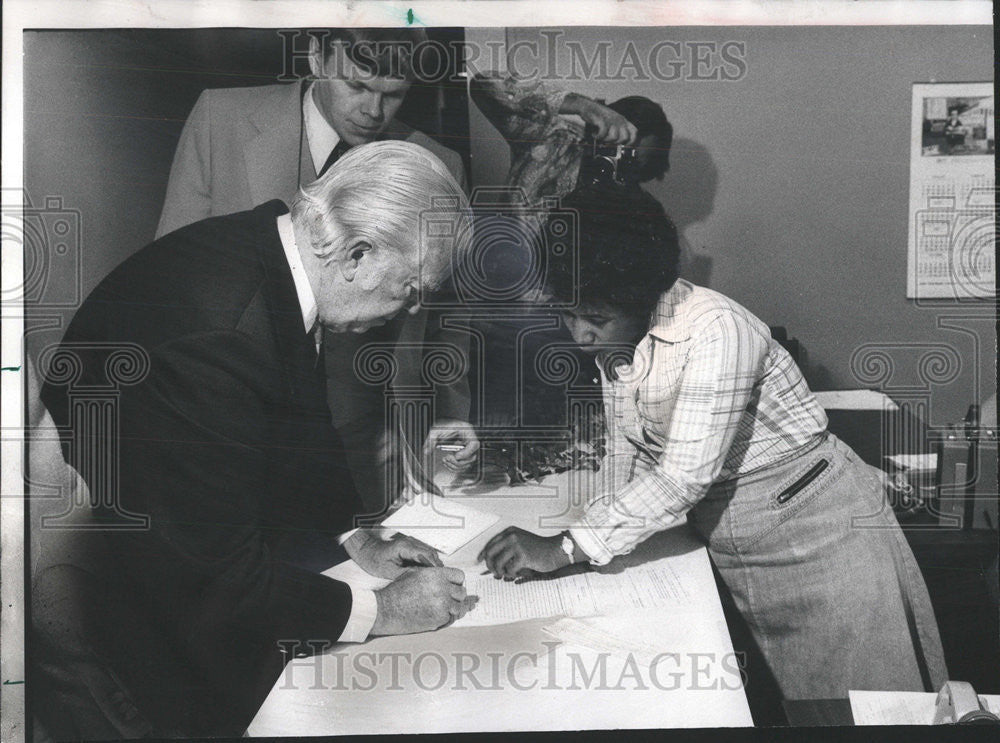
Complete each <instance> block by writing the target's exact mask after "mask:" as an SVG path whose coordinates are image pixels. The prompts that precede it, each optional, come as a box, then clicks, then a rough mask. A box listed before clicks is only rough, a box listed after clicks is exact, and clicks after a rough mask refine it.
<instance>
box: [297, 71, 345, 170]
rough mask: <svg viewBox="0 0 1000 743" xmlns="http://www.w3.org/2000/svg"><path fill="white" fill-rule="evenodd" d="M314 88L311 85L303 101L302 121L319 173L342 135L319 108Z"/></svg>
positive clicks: (315, 166) (314, 164)
mask: <svg viewBox="0 0 1000 743" xmlns="http://www.w3.org/2000/svg"><path fill="white" fill-rule="evenodd" d="M313 90H314V88H313V86H312V85H310V86H309V89H308V90H306V94H305V98H304V99H303V101H302V121H304V122H305V127H306V141H308V143H309V156H310V157H312V161H313V167H314V168H315V169H316V174H317V175H319V171H321V170H322V169H323V166H324V165H325V164H326V159H327V158H328V157H330V153H331V152H333V148H334V147H336V146H337V145H338V144H340V135H339V134H337V131H336V130H335V129H334V128H333V127H332V126H330V123H329V122H328V121H327V120H326V118H324V116H323V114H322V112H321V111H320V110H319V107H318V106H317V105H316V101H315V100H313Z"/></svg>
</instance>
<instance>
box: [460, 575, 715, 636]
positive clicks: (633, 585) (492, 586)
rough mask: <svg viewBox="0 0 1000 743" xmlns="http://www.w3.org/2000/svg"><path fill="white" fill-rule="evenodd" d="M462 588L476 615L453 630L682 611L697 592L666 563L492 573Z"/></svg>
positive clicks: (470, 578)
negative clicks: (513, 575) (549, 573)
mask: <svg viewBox="0 0 1000 743" xmlns="http://www.w3.org/2000/svg"><path fill="white" fill-rule="evenodd" d="M465 585H466V590H467V591H468V592H469V594H470V595H477V596H479V603H478V604H477V605H476V609H475V611H470V612H469V613H468V614H466V615H465V616H464V617H462V618H461V619H460V620H458V621H457V622H455V625H454V626H456V627H475V626H482V625H490V624H507V623H509V622H520V621H523V620H526V619H540V618H544V617H555V616H567V617H590V616H597V615H608V614H615V613H616V612H621V611H625V610H631V609H653V608H656V609H661V608H667V607H677V608H682V607H684V606H685V605H688V604H690V603H692V602H693V601H694V598H695V596H697V595H698V592H697V591H696V590H695V589H694V587H693V586H691V585H690V584H689V581H687V580H685V578H684V576H683V575H682V574H680V573H678V572H677V571H676V570H674V568H673V567H672V566H671V565H670V564H669V562H668V561H666V560H657V561H655V562H650V563H646V564H644V565H638V566H636V567H631V568H629V569H628V570H625V571H624V572H622V573H615V574H602V573H595V572H574V573H572V574H570V575H565V576H561V577H551V578H540V579H535V580H526V581H520V582H510V581H503V580H498V579H496V578H494V577H493V575H492V574H487V575H467V576H466V584H465Z"/></svg>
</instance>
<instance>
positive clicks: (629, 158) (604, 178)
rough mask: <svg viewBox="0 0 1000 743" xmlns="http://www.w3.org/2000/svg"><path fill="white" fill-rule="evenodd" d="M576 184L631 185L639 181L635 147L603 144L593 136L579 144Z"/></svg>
mask: <svg viewBox="0 0 1000 743" xmlns="http://www.w3.org/2000/svg"><path fill="white" fill-rule="evenodd" d="M580 147H581V149H582V150H583V157H582V159H581V160H580V176H579V178H578V179H577V185H578V186H633V185H638V183H639V175H640V174H639V170H640V166H639V157H638V154H637V153H636V149H635V147H628V146H626V145H623V144H603V143H601V142H598V141H597V140H596V139H595V138H593V137H590V138H588V139H585V140H584V141H583V142H582V143H581V145H580Z"/></svg>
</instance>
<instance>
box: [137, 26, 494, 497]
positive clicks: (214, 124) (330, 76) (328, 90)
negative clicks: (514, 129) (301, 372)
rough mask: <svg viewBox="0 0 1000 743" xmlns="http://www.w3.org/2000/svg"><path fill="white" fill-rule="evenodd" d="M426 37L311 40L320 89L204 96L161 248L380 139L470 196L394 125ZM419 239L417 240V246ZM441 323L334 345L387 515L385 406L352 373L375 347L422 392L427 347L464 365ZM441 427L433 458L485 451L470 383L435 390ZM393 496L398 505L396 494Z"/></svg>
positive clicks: (334, 366)
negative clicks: (421, 157) (453, 449)
mask: <svg viewBox="0 0 1000 743" xmlns="http://www.w3.org/2000/svg"><path fill="white" fill-rule="evenodd" d="M425 41H426V34H424V32H423V31H422V30H419V29H334V30H332V31H327V32H321V33H319V34H317V35H314V36H312V37H311V38H310V46H309V67H310V71H311V73H312V77H313V80H312V81H311V82H310V81H304V82H302V83H295V84H285V85H267V86H262V87H255V88H231V89H219V90H206V91H205V92H204V93H202V95H201V97H200V98H199V99H198V102H197V103H196V104H195V107H194V109H193V110H192V112H191V115H190V116H189V117H188V121H187V123H186V124H185V126H184V131H183V132H182V134H181V139H180V142H179V143H178V146H177V152H176V154H175V156H174V162H173V166H172V167H171V171H170V181H169V183H168V186H167V197H166V201H165V203H164V207H163V213H162V215H161V217H160V224H159V228H158V229H157V237H160V236H162V235H164V234H166V233H168V232H171V231H173V230H175V229H177V228H178V227H181V226H183V225H186V224H190V223H192V222H195V221H197V220H200V219H204V218H205V217H209V216H215V215H223V214H230V213H232V212H237V211H243V210H246V209H250V208H252V207H254V206H256V205H258V204H261V203H264V202H266V201H268V200H270V199H282V200H285V201H288V200H289V199H291V197H292V196H293V195H294V194H295V192H296V191H297V190H298V188H300V187H301V186H303V185H305V184H307V183H310V182H311V181H313V180H314V179H315V178H316V177H317V176H319V175H321V174H322V173H323V172H324V171H325V169H326V168H329V167H330V166H331V165H332V164H333V163H334V162H336V160H337V159H338V158H339V156H340V155H342V154H343V152H345V151H346V150H347V149H348V148H350V147H354V146H357V145H360V144H365V143H367V142H371V141H375V140H379V139H399V140H404V141H407V142H412V143H414V144H418V145H420V146H421V147H424V148H426V149H428V150H430V151H431V152H432V153H433V154H434V155H436V156H437V157H438V158H439V159H440V160H441V161H442V162H443V163H444V164H445V165H446V166H447V168H448V170H449V171H450V172H451V173H452V175H453V176H454V177H455V179H456V181H457V182H458V183H459V184H460V185H461V186H462V187H463V189H464V188H465V187H466V177H465V169H464V166H463V163H462V160H461V157H460V156H459V155H458V154H457V153H456V152H454V151H452V150H450V149H448V148H446V147H443V146H442V145H440V144H438V143H437V142H435V141H434V140H433V139H431V138H430V137H428V136H427V135H425V134H423V133H421V132H418V131H416V130H414V129H413V128H412V127H409V126H407V125H406V124H404V123H403V122H401V121H399V120H397V119H396V118H395V114H396V112H397V111H398V109H399V107H400V105H401V104H402V103H403V100H404V98H405V96H406V94H407V92H408V90H409V88H410V86H411V85H412V83H413V81H414V79H415V77H416V75H417V73H418V71H419V70H418V65H417V63H416V61H415V60H414V58H413V57H414V54H415V53H416V54H419V51H420V48H421V44H422V43H423V42H425ZM416 237H417V236H416V235H415V236H414V239H416ZM441 319H442V318H441V317H440V315H437V314H435V313H429V312H427V311H423V310H422V311H420V312H418V313H417V314H415V315H412V316H410V315H407V316H404V317H401V318H398V319H397V320H396V321H394V322H391V323H389V324H388V325H387V326H386V327H385V328H379V329H376V330H375V331H373V332H370V333H367V334H365V335H364V336H358V337H354V336H351V337H350V338H348V339H341V340H340V341H338V343H336V344H334V343H328V344H326V347H327V348H329V349H335V350H331V351H329V352H328V353H327V358H326V366H327V389H328V399H329V401H330V407H331V412H332V413H333V423H334V425H335V426H336V427H337V429H338V431H339V433H340V435H341V437H342V438H343V439H344V441H345V445H346V447H347V452H348V459H349V462H350V466H351V470H352V472H353V473H354V477H355V480H356V481H357V483H358V486H359V490H360V491H361V496H362V498H363V500H364V501H365V504H366V505H367V506H368V507H369V508H370V509H372V510H375V511H377V510H380V508H381V507H382V506H383V505H384V504H385V499H386V496H387V494H386V493H385V482H384V478H383V475H384V472H385V458H386V456H387V448H386V441H385V438H384V436H385V432H384V431H382V430H381V426H380V425H379V423H380V422H381V421H382V420H383V418H384V399H383V395H382V392H381V390H380V389H378V388H376V387H373V386H370V385H367V384H365V383H364V382H363V381H362V380H359V379H358V378H357V375H356V373H355V371H354V358H355V356H356V354H357V353H358V351H359V350H360V349H361V348H362V347H363V346H364V345H365V344H367V343H372V342H375V343H389V344H395V357H396V361H397V364H398V368H399V372H398V374H397V377H396V379H395V380H393V383H394V384H395V385H396V386H397V387H414V386H419V385H420V384H421V382H422V380H421V364H422V362H423V356H422V354H421V346H422V345H424V344H425V343H430V344H435V345H438V344H447V345H448V346H450V347H451V348H453V349H455V350H456V351H457V352H459V353H461V354H463V355H464V354H467V348H468V338H467V336H466V335H465V334H464V333H461V332H459V331H455V330H446V329H442V328H441ZM436 393H437V395H436V398H435V405H436V408H435V424H434V426H433V427H432V429H431V432H430V434H429V435H428V437H427V446H428V448H429V447H430V446H433V444H434V443H435V442H438V441H442V440H448V439H452V440H456V441H459V442H461V443H462V444H464V445H465V448H464V449H462V450H461V451H459V452H457V453H454V454H451V453H449V454H446V455H445V459H446V464H449V465H452V466H453V467H454V466H461V465H466V464H469V463H471V462H472V461H473V459H474V457H475V452H476V450H477V449H478V446H479V443H478V441H477V439H476V435H475V433H474V431H473V429H472V427H471V426H470V425H469V423H468V415H469V389H468V382H467V380H466V379H465V377H464V376H463V377H462V378H461V379H460V380H459V381H458V382H456V383H453V384H450V385H438V386H437V388H436ZM390 495H391V494H390Z"/></svg>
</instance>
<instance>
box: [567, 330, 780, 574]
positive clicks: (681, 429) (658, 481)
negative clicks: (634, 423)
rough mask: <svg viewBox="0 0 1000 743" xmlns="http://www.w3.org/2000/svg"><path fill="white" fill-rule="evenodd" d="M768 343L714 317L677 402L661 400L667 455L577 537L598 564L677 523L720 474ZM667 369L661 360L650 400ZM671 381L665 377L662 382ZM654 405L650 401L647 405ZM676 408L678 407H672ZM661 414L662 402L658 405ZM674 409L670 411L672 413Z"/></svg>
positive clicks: (597, 512)
mask: <svg viewBox="0 0 1000 743" xmlns="http://www.w3.org/2000/svg"><path fill="white" fill-rule="evenodd" d="M768 347H769V343H768V340H767V339H766V338H764V337H763V336H761V335H760V333H759V332H758V331H757V330H755V329H754V328H753V327H751V326H750V325H749V324H747V323H745V322H742V321H741V320H740V318H738V317H736V316H734V315H732V314H731V313H726V314H723V315H720V316H719V317H717V318H715V319H713V320H712V321H711V322H710V323H709V324H708V326H707V327H705V328H704V330H703V331H701V332H700V333H699V336H698V340H696V341H695V344H694V345H693V346H692V347H691V349H690V350H689V352H688V356H687V359H686V362H685V363H684V367H683V370H682V372H681V374H682V377H681V381H680V385H679V387H678V391H677V394H676V396H675V398H674V399H673V400H671V401H667V400H661V401H659V402H660V403H661V405H662V408H661V414H660V415H658V416H657V418H658V420H659V421H666V423H665V428H664V429H663V430H664V431H665V442H664V447H663V454H662V455H661V456H660V457H659V460H658V461H657V462H656V464H655V465H648V466H645V467H643V468H642V470H641V471H640V472H638V473H637V474H636V475H635V476H634V477H633V478H632V480H631V481H630V482H628V483H627V484H626V485H625V486H624V487H621V488H618V489H616V490H614V491H606V492H605V495H604V497H603V498H600V499H598V500H595V501H594V502H592V503H591V504H590V505H589V506H588V508H587V511H586V513H585V514H584V517H583V520H582V524H581V525H580V526H579V527H576V528H574V529H573V530H572V531H573V538H574V539H575V540H576V542H577V544H578V545H579V546H580V547H581V549H583V551H584V552H586V553H587V554H588V555H589V556H590V558H591V560H592V561H593V562H594V563H595V564H604V563H606V562H608V561H609V560H610V559H611V558H612V557H613V556H615V555H620V554H625V553H627V552H630V551H631V550H632V549H633V548H634V547H635V546H636V545H638V544H639V543H640V542H642V541H644V540H645V539H646V538H648V537H649V536H651V535H652V534H654V533H655V532H657V531H661V530H663V529H666V528H668V527H669V526H672V525H673V524H675V523H677V522H678V521H679V520H680V519H681V518H682V517H683V516H684V514H686V513H687V511H688V510H689V509H690V508H691V507H692V506H694V505H695V504H696V503H697V502H698V501H699V500H700V499H701V498H702V497H703V496H704V495H705V493H706V491H707V490H708V488H709V487H710V486H711V485H712V483H713V482H714V481H715V479H716V478H717V477H718V476H719V473H720V471H721V470H722V466H723V464H724V462H725V459H726V455H727V453H728V452H729V449H730V447H731V446H732V444H733V440H734V438H735V435H736V430H737V427H738V425H739V422H740V419H741V418H742V417H743V416H744V414H745V413H746V411H747V408H748V407H749V406H750V404H751V397H752V394H753V390H754V387H755V385H756V383H757V380H758V379H759V377H760V374H761V371H762V369H763V367H764V363H765V360H766V358H767V354H768ZM664 373H665V369H664V368H663V365H662V364H659V363H658V362H657V360H656V359H655V358H654V360H653V368H652V371H651V375H652V376H651V378H650V380H649V381H650V382H651V386H650V388H649V389H650V393H649V394H650V396H651V397H652V398H654V400H655V398H656V389H657V388H658V387H666V384H665V382H664V384H662V385H659V384H657V376H658V375H663V374H664ZM661 378H663V379H665V378H664V377H661ZM649 402H650V401H647V404H648V403H649ZM669 403H672V410H670V407H671V406H670V404H669ZM653 409H654V415H656V413H655V410H656V405H655V402H654V405H653ZM668 411H669V412H668Z"/></svg>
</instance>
